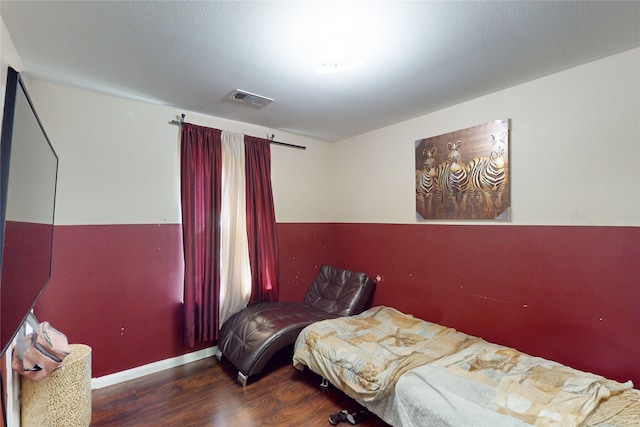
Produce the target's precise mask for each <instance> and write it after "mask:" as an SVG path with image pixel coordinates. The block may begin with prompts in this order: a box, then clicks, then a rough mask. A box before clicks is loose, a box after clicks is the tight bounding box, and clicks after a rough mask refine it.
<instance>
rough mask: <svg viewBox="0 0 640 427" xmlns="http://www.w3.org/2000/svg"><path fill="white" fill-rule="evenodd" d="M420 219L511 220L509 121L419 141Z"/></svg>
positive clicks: (417, 185) (416, 156) (417, 147)
mask: <svg viewBox="0 0 640 427" xmlns="http://www.w3.org/2000/svg"><path fill="white" fill-rule="evenodd" d="M415 176H416V219H417V220H419V221H420V220H429V219H503V220H504V219H507V220H508V219H510V218H511V194H510V188H509V119H501V120H494V121H492V122H489V123H485V124H483V125H479V126H474V127H471V128H468V129H462V130H458V131H455V132H451V133H447V134H443V135H438V136H434V137H430V138H425V139H420V140H417V141H415Z"/></svg>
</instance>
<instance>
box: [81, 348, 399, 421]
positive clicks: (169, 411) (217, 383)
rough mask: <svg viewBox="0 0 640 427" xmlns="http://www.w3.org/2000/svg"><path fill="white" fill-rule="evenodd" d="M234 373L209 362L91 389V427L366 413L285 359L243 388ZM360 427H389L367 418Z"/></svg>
mask: <svg viewBox="0 0 640 427" xmlns="http://www.w3.org/2000/svg"><path fill="white" fill-rule="evenodd" d="M236 374H237V371H236V370H235V369H234V368H233V366H231V364H230V363H229V362H227V361H224V360H223V361H222V362H218V360H217V359H216V358H214V357H211V358H207V359H203V360H200V361H197V362H193V363H189V364H186V365H183V366H180V367H177V368H173V369H168V370H166V371H162V372H159V373H156V374H152V375H148V376H145V377H143V378H138V379H135V380H131V381H128V382H125V383H122V384H116V385H113V386H110V387H105V388H103V389H99V390H94V391H93V392H92V400H93V402H92V422H91V426H94V427H99V426H102V427H107V426H118V427H129V426H131V427H133V426H135V427H140V426H154V427H158V426H162V427H171V426H176V427H191V426H194V427H195V426H215V427H238V426H242V427H269V426H278V427H290V426H291V427H293V426H305V427H307V426H308V427H315V426H330V424H329V415H330V414H332V413H335V412H339V411H341V410H342V409H347V410H348V411H349V412H355V411H357V410H362V409H364V408H362V407H361V406H360V405H359V404H358V403H356V402H355V401H354V400H352V399H351V398H349V397H348V396H346V395H345V394H344V393H342V392H341V391H339V390H337V389H335V388H334V387H333V386H330V387H329V388H328V389H326V390H324V389H322V388H321V387H320V377H319V376H317V375H316V374H314V373H313V372H311V371H309V370H305V371H304V372H300V371H298V370H297V369H295V368H293V366H292V365H291V355H290V354H287V353H286V352H284V353H283V354H282V355H279V356H277V357H275V358H274V359H272V360H271V361H270V362H269V364H268V365H267V366H266V367H265V370H264V372H263V374H261V375H260V376H257V377H256V378H250V379H249V383H248V384H247V386H246V387H242V386H241V385H240V384H239V383H238V382H237V381H236ZM342 425H344V426H348V425H349V424H348V423H345V424H342ZM358 425H359V426H362V427H388V425H387V424H386V423H384V422H383V421H381V420H380V419H379V418H378V417H376V416H375V415H373V414H371V416H370V417H369V418H368V419H367V420H366V421H364V422H362V423H360V424H358Z"/></svg>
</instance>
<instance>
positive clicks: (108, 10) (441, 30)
mask: <svg viewBox="0 0 640 427" xmlns="http://www.w3.org/2000/svg"><path fill="white" fill-rule="evenodd" d="M0 14H1V16H2V19H3V21H4V23H5V25H6V27H7V29H8V31H9V34H10V36H11V38H12V40H13V43H14V45H15V47H16V50H17V51H18V54H19V56H20V58H21V59H22V62H23V63H24V66H25V72H26V73H27V74H28V75H29V76H30V77H33V78H38V79H44V80H50V81H54V82H58V83H63V84H67V85H73V86H78V87H82V88H87V89H91V90H95V91H99V92H104V93H109V94H114V95H118V96H124V97H128V98H133V99H139V100H144V101H149V102H154V103H158V104H162V105H170V106H174V107H176V108H177V109H183V110H185V111H194V112H200V113H203V114H207V115H212V116H216V117H221V118H226V119H231V120H237V121H241V122H246V123H252V124H256V125H261V126H264V127H267V128H270V129H273V130H278V129H280V130H285V131H289V132H295V133H299V134H303V135H307V136H310V137H314V138H318V139H321V140H326V141H339V140H342V139H345V138H348V137H350V136H354V135H358V134H361V133H363V132H366V131H370V130H373V129H377V128H380V127H383V126H386V125H390V124H393V123H397V122H400V121H403V120H406V119H409V118H412V117H416V116H419V115H423V114H426V113H428V112H432V111H435V110H439V109H442V108H444V107H447V106H450V105H454V104H456V103H459V102H462V101H465V100H469V99H472V98H475V97H478V96H481V95H484V94H488V93H491V92H495V91H497V90H500V89H504V88H507V87H510V86H513V85H516V84H519V83H523V82H526V81H529V80H532V79H535V78H539V77H542V76H545V75H548V74H552V73H555V72H558V71H561V70H565V69H567V68H570V67H574V66H576V65H580V64H583V63H586V62H590V61H593V60H597V59H600V58H603V57H606V56H610V55H612V54H615V53H619V52H623V51H626V50H629V49H632V48H636V47H638V46H640V2H637V1H632V2H619V1H605V2H599V1H589V2H583V1H562V2H552V1H536V2H523V1H521V2H487V1H484V2H480V1H476V2H435V1H422V2H398V1H377V2H355V1H351V2H350V1H342V2H326V1H325V2H309V1H297V2H284V1H283V2H276V1H266V2H249V1H235V2H219V1H218V2H214V1H210V2H168V1H167V2H164V1H162V2H161V1H148V2H147V1H145V2H141V1H135V2H134V1H126V2H125V1H106V2H103V1H81V2H79V1H71V2H67V1H43V2H40V1H17V2H14V1H5V0H2V1H1V2H0ZM345 22H346V23H347V24H346V25H347V27H348V28H350V29H352V30H357V33H356V34H355V35H353V36H352V38H354V39H355V40H361V43H362V44H361V45H360V52H361V55H362V59H363V62H364V65H363V66H362V67H360V68H357V69H353V70H349V71H345V72H342V73H333V74H324V75H319V74H317V73H316V71H315V68H314V64H313V63H312V61H311V58H310V56H311V53H312V50H313V41H312V40H311V38H312V37H313V36H312V35H311V34H310V32H311V31H310V30H311V29H314V28H317V27H320V28H324V29H329V28H332V27H336V26H338V25H339V24H340V23H345ZM639 78H640V76H639ZM234 89H242V90H246V91H249V92H254V93H257V94H260V95H264V96H266V97H269V98H274V99H275V102H273V103H272V104H270V105H268V106H266V107H264V108H262V109H257V108H254V107H250V106H246V105H244V104H240V103H238V102H237V101H233V100H230V99H229V94H230V93H231V92H232V91H233V90H234ZM585 90H589V88H588V87H585ZM172 118H173V117H171V118H168V119H172ZM188 119H189V118H188V117H187V121H188Z"/></svg>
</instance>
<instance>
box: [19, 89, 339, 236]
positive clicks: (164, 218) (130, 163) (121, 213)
mask: <svg viewBox="0 0 640 427" xmlns="http://www.w3.org/2000/svg"><path fill="white" fill-rule="evenodd" d="M29 89H30V93H31V97H32V99H33V102H34V104H35V106H36V109H37V111H38V114H39V115H40V119H41V121H42V122H43V125H44V127H45V129H46V130H47V133H48V135H49V139H50V140H51V143H52V145H53V146H54V148H55V150H56V152H57V153H58V157H59V158H60V167H59V175H58V195H57V201H56V224H160V223H179V222H180V188H179V184H180V177H179V156H180V155H179V138H180V133H179V129H180V128H179V127H178V126H174V125H171V124H169V121H171V120H174V119H176V118H177V116H178V115H179V114H180V113H183V112H184V113H185V114H186V121H187V122H191V123H195V124H199V125H203V126H209V127H214V128H218V129H224V130H228V131H232V132H239V133H245V134H248V135H254V136H258V137H266V136H267V135H270V134H275V136H276V139H277V140H280V141H283V142H287V143H291V144H297V145H303V146H306V147H307V149H306V150H298V149H293V148H286V147H281V146H275V145H272V183H273V188H274V200H275V204H276V217H277V219H278V221H291V220H296V219H297V218H301V217H302V218H305V221H324V220H326V218H327V217H328V216H330V213H331V212H330V210H331V209H332V207H331V206H330V205H329V204H326V203H324V200H326V199H327V197H328V196H329V194H330V191H331V189H330V188H329V186H328V185H327V183H325V181H324V179H323V177H324V174H325V170H326V168H327V166H328V165H329V152H330V151H331V149H332V147H331V144H329V143H324V142H319V141H315V140H311V139H308V138H303V137H300V136H296V135H291V134H286V133H283V132H279V131H273V130H271V129H266V128H262V127H258V126H253V125H248V124H245V123H239V122H233V121H229V120H223V119H218V118H214V117H209V116H204V115H200V114H196V113H190V112H188V111H179V110H176V109H175V108H169V107H166V106H157V105H150V104H146V103H142V102H139V101H131V100H127V99H122V98H118V97H113V96H108V95H104V94H99V93H93V92H89V91H86V90H82V89H77V88H70V87H66V86H61V85H57V84H53V83H50V82H44V81H40V80H35V79H32V80H31V85H30V88H29ZM310 189H312V192H313V195H310ZM301 201H302V203H300V202H301Z"/></svg>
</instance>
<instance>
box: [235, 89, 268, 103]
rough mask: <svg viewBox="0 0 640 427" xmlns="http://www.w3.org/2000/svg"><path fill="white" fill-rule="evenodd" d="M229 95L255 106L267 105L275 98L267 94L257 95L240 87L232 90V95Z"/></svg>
mask: <svg viewBox="0 0 640 427" xmlns="http://www.w3.org/2000/svg"><path fill="white" fill-rule="evenodd" d="M229 97H230V98H231V99H233V100H234V101H238V102H242V103H243V104H248V105H253V106H254V107H258V108H262V107H266V106H267V105H269V104H271V103H272V102H273V101H274V100H273V99H271V98H267V97H266V96H261V95H256V94H255V93H251V92H246V91H244V90H240V89H236V90H234V91H233V92H231V95H230V96H229Z"/></svg>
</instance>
